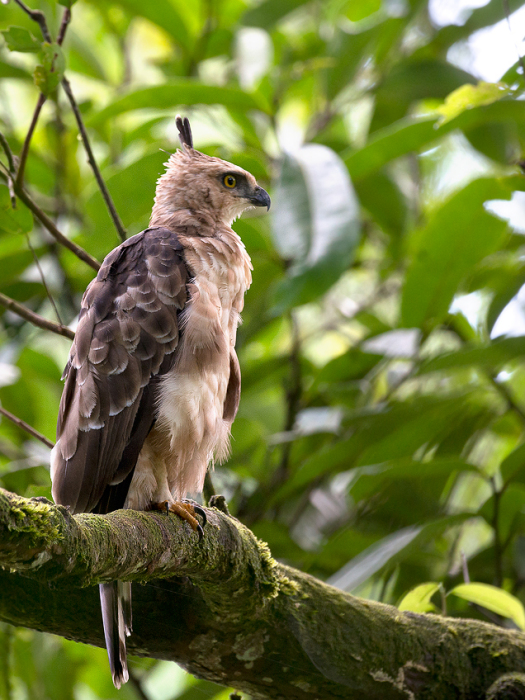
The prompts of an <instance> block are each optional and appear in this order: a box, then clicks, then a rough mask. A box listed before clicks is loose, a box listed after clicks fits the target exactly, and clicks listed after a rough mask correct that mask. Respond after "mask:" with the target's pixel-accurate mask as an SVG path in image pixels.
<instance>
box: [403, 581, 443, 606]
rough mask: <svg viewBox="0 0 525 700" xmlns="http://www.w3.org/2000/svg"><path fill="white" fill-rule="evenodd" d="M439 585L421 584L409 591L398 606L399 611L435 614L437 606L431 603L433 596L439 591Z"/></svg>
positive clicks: (431, 583)
mask: <svg viewBox="0 0 525 700" xmlns="http://www.w3.org/2000/svg"><path fill="white" fill-rule="evenodd" d="M440 585H441V584H439V583H433V582H429V583H421V584H419V586H416V587H415V588H413V589H412V590H411V591H409V592H408V593H407V594H406V595H405V596H403V598H402V599H401V601H400V603H399V605H398V606H397V607H398V608H399V610H401V611H403V610H409V611H410V612H415V613H426V612H435V611H436V606H435V605H434V604H433V603H431V602H430V600H431V598H432V596H433V595H434V594H435V593H437V591H439V587H440Z"/></svg>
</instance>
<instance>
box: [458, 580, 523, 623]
mask: <svg viewBox="0 0 525 700" xmlns="http://www.w3.org/2000/svg"><path fill="white" fill-rule="evenodd" d="M448 595H455V596H457V597H458V598H462V599H463V600H468V601H469V603H476V605H481V606H482V607H483V608H486V609H487V610H492V612H495V613H496V614H498V615H501V616H502V617H508V618H509V619H510V620H512V621H513V622H515V623H516V625H517V626H518V627H519V628H520V629H525V610H524V608H523V605H522V603H521V601H519V600H518V599H517V598H516V597H515V596H513V595H511V594H510V593H507V591H504V590H502V589H501V588H496V586H491V585H489V584H488V583H462V584H461V585H459V586H456V587H455V588H453V589H452V590H451V591H450V592H449V593H448Z"/></svg>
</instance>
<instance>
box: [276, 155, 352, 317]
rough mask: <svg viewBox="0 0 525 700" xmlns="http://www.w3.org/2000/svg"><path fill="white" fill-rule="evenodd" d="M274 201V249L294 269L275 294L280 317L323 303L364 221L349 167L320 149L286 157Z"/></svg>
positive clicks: (347, 260)
mask: <svg viewBox="0 0 525 700" xmlns="http://www.w3.org/2000/svg"><path fill="white" fill-rule="evenodd" d="M274 200H275V203H274V214H273V217H272V234H273V239H274V244H275V246H276V248H277V250H278V251H279V253H280V255H281V256H282V257H283V258H284V259H285V260H287V261H289V262H290V263H291V264H290V267H289V268H288V271H287V278H286V279H285V280H284V281H283V282H282V283H281V284H280V285H279V287H278V288H277V290H276V294H275V308H274V309H273V313H274V314H276V315H278V314H281V313H283V312H284V311H285V310H287V309H290V308H292V307H294V306H298V305H300V304H305V303H307V302H309V301H312V300H314V299H316V298H318V297H319V296H321V295H322V294H324V292H326V291H327V290H328V289H329V288H330V287H331V286H332V285H333V284H334V283H335V282H336V281H337V280H338V279H339V277H340V276H341V275H342V274H343V272H345V270H347V269H348V267H349V266H350V263H351V262H352V258H353V255H354V250H355V247H356V246H357V243H358V241H359V235H360V221H359V204H358V202H357V199H356V197H355V194H354V191H353V188H352V184H351V182H350V179H349V177H348V173H347V171H346V169H345V167H344V164H343V163H342V161H341V160H340V158H339V157H338V156H337V155H336V153H334V151H332V150H331V149H329V148H328V147H327V146H321V145H319V144H309V145H307V146H303V147H302V148H301V149H300V151H298V152H297V153H296V154H295V155H293V156H292V155H289V154H288V155H285V157H284V159H283V165H282V170H281V177H280V180H279V183H278V185H277V188H276V191H275V197H274Z"/></svg>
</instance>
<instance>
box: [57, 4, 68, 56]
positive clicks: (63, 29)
mask: <svg viewBox="0 0 525 700" xmlns="http://www.w3.org/2000/svg"><path fill="white" fill-rule="evenodd" d="M70 22H71V9H70V8H69V7H66V9H65V10H64V14H63V15H62V22H61V24H60V29H59V31H58V37H57V44H58V45H59V46H62V43H63V42H64V37H65V36H66V31H67V28H68V26H69V23H70Z"/></svg>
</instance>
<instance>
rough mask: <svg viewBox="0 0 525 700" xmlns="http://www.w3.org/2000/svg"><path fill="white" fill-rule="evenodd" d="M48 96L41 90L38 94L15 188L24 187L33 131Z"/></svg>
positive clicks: (19, 164) (21, 155)
mask: <svg viewBox="0 0 525 700" xmlns="http://www.w3.org/2000/svg"><path fill="white" fill-rule="evenodd" d="M46 99H47V98H46V96H45V95H44V94H43V93H42V92H41V93H40V95H39V96H38V102H37V103H36V107H35V111H34V112H33V118H32V119H31V124H30V125H29V131H28V132H27V134H26V138H25V141H24V145H23V146H22V152H21V153H20V160H19V163H18V172H17V173H16V178H15V183H14V189H15V190H16V188H17V187H22V185H23V184H24V171H25V168H26V161H27V156H28V155H29V146H30V144H31V139H32V138H33V133H34V131H35V127H36V123H37V121H38V117H39V116H40V112H41V111H42V107H43V106H44V102H45V101H46Z"/></svg>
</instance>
